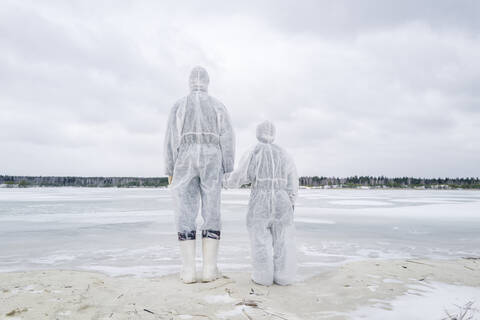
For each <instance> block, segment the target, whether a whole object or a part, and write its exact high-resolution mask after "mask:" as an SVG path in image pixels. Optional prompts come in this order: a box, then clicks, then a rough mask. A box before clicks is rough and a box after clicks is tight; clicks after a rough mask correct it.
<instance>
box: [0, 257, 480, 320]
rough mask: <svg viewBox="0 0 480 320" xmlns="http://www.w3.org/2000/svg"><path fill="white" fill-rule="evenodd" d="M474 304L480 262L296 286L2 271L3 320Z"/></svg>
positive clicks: (336, 274)
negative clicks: (438, 291) (401, 301)
mask: <svg viewBox="0 0 480 320" xmlns="http://www.w3.org/2000/svg"><path fill="white" fill-rule="evenodd" d="M442 286H444V287H443V288H444V289H445V288H446V289H447V290H446V291H447V292H449V293H451V296H449V297H447V298H448V299H447V301H448V302H446V303H445V302H444V300H442V299H439V297H438V296H436V297H433V300H434V301H435V303H433V305H432V304H424V305H422V303H423V302H425V301H423V300H422V299H423V298H424V297H428V296H429V295H435V294H436V291H435V289H436V288H441V287H442ZM445 286H446V287H445ZM456 289H458V290H456ZM444 291H445V290H444ZM456 291H457V292H460V293H465V295H464V296H462V294H460V295H459V294H458V293H456ZM409 296H410V297H412V298H414V301H417V302H416V303H414V304H412V303H410V304H409V306H410V307H409V308H406V309H408V310H404V309H397V308H396V307H395V304H396V301H398V299H402V298H407V299H408V297H409ZM474 299H476V301H473V300H474ZM469 302H473V305H472V307H471V310H467V311H468V312H469V313H471V314H472V315H476V316H479V313H478V311H477V310H475V308H478V307H479V305H478V304H480V261H478V260H476V259H457V260H367V261H360V262H353V263H348V264H346V265H343V266H341V267H338V268H336V269H333V270H331V271H328V272H324V273H322V274H320V275H317V276H315V277H312V278H310V279H307V280H305V281H302V282H299V283H296V284H295V285H292V286H288V287H280V286H271V287H263V286H258V285H255V284H253V283H252V282H251V281H250V278H249V274H248V273H246V272H242V273H226V274H224V277H223V278H221V279H219V280H217V281H214V282H211V283H196V284H191V285H185V284H183V283H181V282H180V281H179V280H178V275H169V276H164V277H158V278H136V277H131V276H124V277H110V276H107V275H103V274H100V273H93V272H83V271H70V270H47V271H28V272H12V273H2V274H0V319H9V320H11V319H361V318H365V319H376V318H381V317H382V313H384V312H388V314H390V315H391V316H392V317H389V318H391V319H394V318H397V316H398V318H400V315H405V316H408V315H409V312H410V316H411V315H413V317H410V319H415V318H416V317H415V315H418V319H442V318H447V319H448V317H447V313H449V314H455V313H456V312H459V311H460V309H462V308H463V307H465V306H467V304H468V303H469ZM400 305H401V304H400ZM420 306H422V307H421V309H420ZM417 307H419V308H417ZM467 307H468V306H467Z"/></svg>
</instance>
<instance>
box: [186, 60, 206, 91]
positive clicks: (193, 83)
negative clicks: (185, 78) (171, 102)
mask: <svg viewBox="0 0 480 320" xmlns="http://www.w3.org/2000/svg"><path fill="white" fill-rule="evenodd" d="M209 82H210V78H209V77H208V73H207V70H205V69H204V68H202V67H200V66H197V67H195V68H193V69H192V72H190V80H189V84H190V91H205V92H207V91H208V83H209Z"/></svg>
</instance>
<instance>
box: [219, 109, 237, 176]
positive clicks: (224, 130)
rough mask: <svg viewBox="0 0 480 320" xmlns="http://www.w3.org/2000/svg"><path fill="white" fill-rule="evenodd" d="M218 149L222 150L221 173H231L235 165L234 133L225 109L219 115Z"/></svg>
mask: <svg viewBox="0 0 480 320" xmlns="http://www.w3.org/2000/svg"><path fill="white" fill-rule="evenodd" d="M220 149H221V150H222V164H223V173H229V172H232V171H233V168H234V163H235V133H234V132H233V127H232V122H231V120H230V116H229V115H228V112H227V110H226V109H225V107H223V112H222V114H221V115H220Z"/></svg>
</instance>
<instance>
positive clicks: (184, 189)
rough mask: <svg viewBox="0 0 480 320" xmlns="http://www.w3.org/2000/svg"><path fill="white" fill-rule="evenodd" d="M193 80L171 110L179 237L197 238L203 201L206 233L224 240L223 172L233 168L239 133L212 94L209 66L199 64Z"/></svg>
mask: <svg viewBox="0 0 480 320" xmlns="http://www.w3.org/2000/svg"><path fill="white" fill-rule="evenodd" d="M189 84H190V94H189V95H188V96H186V97H184V98H182V99H180V100H179V101H177V103H175V105H174V106H173V108H172V110H171V113H170V117H169V120H168V126H167V132H166V135H165V148H164V155H165V168H166V172H165V173H166V174H167V175H168V176H173V179H172V184H171V186H170V188H171V193H172V197H173V200H174V205H175V217H176V227H177V232H178V239H179V240H181V241H182V240H193V239H195V234H196V224H195V219H196V217H197V214H198V212H199V209H200V200H201V204H202V206H201V212H202V217H203V220H204V224H203V226H202V236H203V237H208V238H212V239H220V229H221V221H220V192H221V187H222V177H223V174H224V173H228V172H231V171H232V170H233V166H234V158H235V137H234V132H233V128H232V124H231V122H230V118H229V115H228V112H227V109H226V108H225V106H224V105H223V104H222V103H221V102H220V101H218V100H217V99H215V98H213V97H212V96H210V95H209V94H208V90H207V89H208V84H209V77H208V73H207V71H206V70H205V69H204V68H202V67H195V68H194V69H193V70H192V72H191V74H190V79H189Z"/></svg>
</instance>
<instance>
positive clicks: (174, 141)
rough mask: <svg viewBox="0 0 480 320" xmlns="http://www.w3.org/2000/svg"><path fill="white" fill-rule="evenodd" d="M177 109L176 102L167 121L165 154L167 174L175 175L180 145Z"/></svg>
mask: <svg viewBox="0 0 480 320" xmlns="http://www.w3.org/2000/svg"><path fill="white" fill-rule="evenodd" d="M177 110H178V104H176V105H175V106H174V107H173V108H172V110H171V111H170V116H169V117H168V122H167V131H166V133H165V140H164V149H163V155H164V164H165V174H166V175H167V176H173V169H174V167H175V161H176V159H177V153H178V145H179V143H180V133H179V130H178V124H177Z"/></svg>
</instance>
